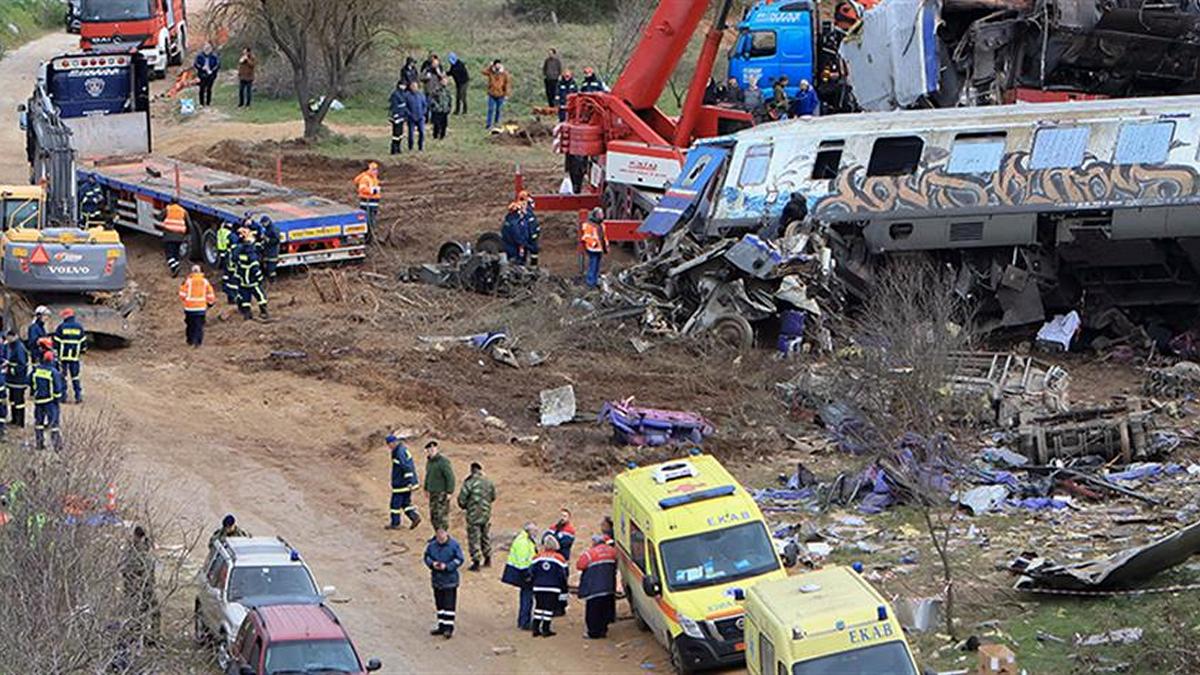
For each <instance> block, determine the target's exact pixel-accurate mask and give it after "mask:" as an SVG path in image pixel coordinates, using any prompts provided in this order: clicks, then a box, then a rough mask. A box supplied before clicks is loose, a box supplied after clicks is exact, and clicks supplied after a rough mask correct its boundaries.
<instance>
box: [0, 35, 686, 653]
mask: <svg viewBox="0 0 1200 675" xmlns="http://www.w3.org/2000/svg"><path fill="white" fill-rule="evenodd" d="M70 45H71V39H70V37H69V36H64V35H50V36H47V37H45V38H42V39H41V40H38V41H36V42H34V43H31V44H30V45H27V46H26V47H24V48H22V49H20V50H18V51H17V52H15V53H14V54H12V55H11V56H10V57H9V58H7V59H5V60H4V61H3V63H0V107H3V109H4V110H6V111H7V110H11V109H12V107H13V106H15V104H16V101H17V100H19V99H21V98H23V97H24V96H25V94H26V92H28V91H29V89H30V85H31V82H32V77H33V75H32V73H33V72H34V69H35V68H36V64H37V63H38V61H39V60H41V59H44V58H46V57H49V56H52V55H53V54H55V53H57V52H59V51H61V50H63V49H67V48H69V47H70ZM14 129H15V124H13V123H8V122H5V123H0V151H2V152H3V154H4V156H5V157H7V158H9V159H8V161H6V162H4V163H3V168H2V169H0V171H3V172H4V173H3V174H0V176H2V177H3V178H4V179H6V180H14V181H21V180H23V179H24V178H25V174H24V171H25V169H24V167H25V163H24V147H23V138H22V137H21V135H20V133H19V132H15V131H14ZM176 129H177V130H178V131H177V133H179V134H185V133H186V132H187V130H186V129H181V130H180V129H179V128H178V127H177V128H176ZM159 138H160V140H161V144H160V147H170V148H177V147H182V146H183V145H184V144H185V143H186V141H185V140H183V139H181V136H175V137H169V136H166V134H165V133H164V132H160V134H159ZM126 242H127V243H128V244H129V246H130V250H131V253H132V256H131V257H132V260H131V266H130V276H131V278H132V279H133V280H134V281H135V282H136V283H137V284H138V285H139V287H140V288H141V289H142V290H143V291H145V292H146V293H147V305H146V308H145V310H144V312H143V313H142V319H141V321H142V323H141V334H140V336H139V338H138V340H137V342H136V345H135V346H134V347H132V348H130V349H126V350H123V351H114V352H93V353H91V354H89V355H88V358H87V361H86V364H85V371H86V373H85V375H84V382H85V387H86V396H87V398H88V403H87V408H88V409H92V408H99V409H104V410H111V411H113V413H114V414H115V415H116V416H117V418H118V419H119V421H120V426H121V427H122V428H123V429H124V433H125V436H126V441H127V446H128V449H129V454H130V457H129V467H130V470H131V473H132V475H131V476H130V479H129V482H130V483H131V484H140V483H142V482H144V481H148V482H150V483H152V484H154V485H156V486H157V487H158V490H159V494H160V495H161V496H160V499H161V500H163V502H164V503H163V505H164V506H166V507H167V508H168V509H171V510H173V511H175V512H178V513H180V514H181V515H182V516H183V518H185V519H186V521H187V522H189V524H191V525H192V526H193V527H194V528H197V529H198V530H199V529H203V530H208V529H211V528H212V527H214V526H215V523H217V522H218V521H219V520H220V518H221V516H222V514H224V513H226V512H233V513H236V514H237V515H238V517H239V519H240V520H241V521H242V522H243V524H244V525H245V526H246V527H247V528H248V529H249V530H250V531H251V532H253V533H255V534H261V535H281V536H284V537H286V538H287V539H288V541H289V542H290V543H292V544H293V545H294V546H296V547H297V548H298V549H300V550H301V551H302V553H303V554H304V555H305V556H306V557H307V559H308V560H309V562H310V564H311V565H312V567H313V568H314V570H315V572H316V574H317V575H318V579H319V581H320V582H321V583H322V584H331V585H335V586H337V587H338V598H339V599H340V600H344V602H339V603H337V604H335V605H334V607H335V609H336V611H337V612H338V614H339V615H340V616H341V617H342V619H343V621H344V622H345V623H346V624H347V626H348V627H349V628H350V630H351V632H352V633H353V634H354V636H355V638H356V640H357V641H358V643H359V645H360V647H361V649H362V651H363V652H364V653H365V654H369V655H372V656H379V657H381V658H382V659H383V661H384V664H385V668H384V672H422V673H442V672H489V673H494V672H548V671H551V670H553V671H555V672H563V671H567V672H579V671H585V670H586V671H596V670H601V671H603V672H636V671H639V670H640V668H639V664H641V663H643V662H644V661H647V660H649V661H652V662H653V663H654V665H655V667H656V668H657V670H659V671H662V670H664V669H665V667H666V666H665V662H664V658H663V654H662V652H661V650H660V649H659V648H658V647H657V646H655V645H654V644H653V642H652V641H651V640H649V639H648V638H647V637H646V636H644V635H641V634H638V633H637V632H636V629H635V628H634V627H633V625H632V622H631V621H622V622H620V623H619V624H618V625H617V626H615V627H614V631H613V637H612V638H610V639H609V640H608V641H602V642H587V641H584V640H582V639H581V638H580V637H579V636H580V634H581V632H582V627H581V625H580V620H579V614H580V612H579V607H578V606H577V605H576V606H574V607H573V608H572V610H571V612H570V616H569V617H568V619H567V620H566V621H565V622H564V623H563V625H561V626H558V627H557V629H558V631H559V633H560V635H559V636H558V637H557V638H555V639H552V640H537V641H533V639H532V638H530V637H529V636H527V635H526V634H522V633H520V632H518V631H517V630H516V629H515V627H514V613H515V604H516V592H515V589H511V588H509V587H506V586H502V585H501V584H500V583H499V582H498V580H497V579H498V577H499V573H500V567H502V565H503V561H504V557H505V555H506V554H505V552H504V551H503V550H498V551H497V552H496V555H495V559H496V562H497V565H496V566H495V567H493V569H491V570H489V571H487V572H486V573H485V574H471V573H464V585H463V587H462V589H461V592H460V598H461V599H460V606H459V613H458V622H459V631H458V633H457V634H456V635H455V638H454V639H453V640H452V641H449V642H446V641H442V640H441V639H440V638H439V639H438V640H436V641H431V639H430V638H429V636H428V632H427V629H428V628H429V627H430V625H432V623H433V622H432V619H433V607H432V599H431V593H430V590H429V576H428V571H427V570H426V569H425V568H424V567H423V565H422V564H421V562H420V553H421V550H422V549H423V545H424V540H425V539H426V538H427V537H428V536H429V529H428V528H427V527H426V526H422V528H421V529H420V530H419V531H416V532H409V531H405V532H401V533H392V532H388V531H385V530H384V529H383V525H384V523H385V522H386V503H387V495H388V491H389V490H388V485H387V483H386V481H387V476H388V458H387V456H386V450H385V448H384V447H383V445H382V443H381V442H380V439H381V437H382V434H383V433H385V432H386V431H387V430H388V429H391V428H395V427H399V426H411V427H415V428H417V429H429V428H431V427H433V423H432V422H430V420H428V419H426V418H425V417H424V416H423V415H422V414H421V413H417V412H414V411H413V407H409V406H407V405H406V404H411V403H414V402H412V401H399V400H387V399H386V398H385V397H383V396H380V395H379V393H378V392H373V391H371V390H369V389H365V388H358V387H353V386H349V385H346V384H336V383H333V382H331V381H328V380H324V379H320V378H316V377H306V376H302V375H297V374H293V373H289V372H285V371H280V370H273V369H269V368H263V367H261V364H262V362H263V359H264V357H265V354H264V353H263V351H264V350H263V345H266V344H270V342H271V336H272V334H273V333H277V332H291V331H304V330H305V327H304V326H303V325H294V324H293V323H292V322H291V321H289V316H288V315H289V312H288V308H287V307H286V306H284V307H276V309H275V315H276V317H277V318H276V319H275V321H274V322H273V323H270V324H259V323H250V324H246V323H243V322H242V321H241V320H240V319H239V320H229V319H228V316H229V314H230V312H229V311H228V310H226V311H225V312H224V314H225V317H226V320H222V319H221V318H220V317H216V316H210V331H209V335H210V337H209V340H208V342H207V343H206V345H205V347H204V349H202V350H199V351H196V350H191V349H189V348H187V347H185V345H184V344H183V335H182V333H183V330H182V328H183V326H182V317H181V316H180V314H179V311H178V307H177V304H178V301H177V298H175V297H174V289H175V285H176V283H177V282H176V281H174V280H171V279H169V278H168V277H167V275H166V273H165V270H164V266H163V264H162V259H161V257H160V256H161V254H160V253H159V252H158V244H157V242H155V241H152V240H150V239H148V238H144V237H142V236H141V235H133V234H126ZM300 285H304V286H305V287H306V286H307V282H306V281H305V280H303V279H289V280H285V281H283V282H281V283H280V284H279V288H278V292H279V297H286V296H288V295H289V293H290V292H291V294H292V295H293V296H294V295H295V293H294V292H293V291H294V289H295V288H297V287H299V286H300ZM354 339H355V338H354V334H353V328H352V327H350V326H347V333H346V340H347V341H348V342H349V343H353V342H354ZM73 414H81V413H79V411H78V409H75V408H67V410H66V411H65V413H64V424H66V425H69V424H70V423H71V417H72V415H73ZM438 431H439V432H440V433H441V434H442V440H443V444H444V447H447V448H448V454H449V455H450V457H451V458H452V460H453V461H454V464H455V467H456V470H458V471H459V472H460V477H461V474H465V469H466V466H467V464H468V463H469V462H470V461H471V460H474V459H478V460H480V461H482V462H483V464H484V465H485V466H486V467H487V469H488V471H489V473H490V474H491V475H492V477H493V479H494V480H495V481H496V483H497V485H498V488H499V492H500V495H501V501H500V502H499V503H498V504H497V510H496V514H495V519H494V524H493V532H494V539H495V540H496V541H497V542H498V543H501V544H503V543H507V541H508V539H509V538H510V537H511V535H512V533H513V532H515V531H516V529H517V528H518V526H519V524H520V523H521V522H522V521H523V520H525V519H529V518H536V519H537V520H538V521H539V522H543V521H544V522H543V524H545V525H549V524H550V523H549V521H550V519H552V518H553V514H554V513H556V512H557V510H558V508H559V507H560V505H562V504H571V505H572V506H575V507H576V512H577V517H576V521H577V523H578V524H579V527H580V530H581V537H586V536H587V535H588V534H590V533H591V532H593V531H594V530H595V526H594V524H595V523H596V522H597V521H598V519H599V516H600V514H601V512H602V509H603V507H604V505H605V501H606V499H605V494H604V493H603V491H599V490H595V489H589V488H588V486H586V485H581V484H568V483H560V482H556V481H553V480H550V479H548V478H546V477H544V476H543V475H541V474H540V472H538V471H536V470H533V469H529V468H526V467H523V466H521V464H520V462H519V460H518V457H517V452H518V451H517V449H516V448H514V447H510V446H503V445H501V446H483V447H480V446H470V445H463V444H459V443H456V442H455V438H454V430H453V429H446V428H442V429H439V430H438ZM421 443H423V441H421ZM413 447H416V448H419V447H420V445H419V444H417V443H414V445H413ZM419 464H420V465H423V461H421V462H419ZM454 530H455V534H456V536H459V537H460V538H463V539H464V541H463V544H464V545H465V543H466V542H465V537H463V527H462V518H461V515H459V514H457V513H456V514H455V522H454ZM167 543H169V542H167ZM508 647H513V648H515V651H512V652H509V651H508V650H507V648H508ZM494 648H505V649H500V650H498V651H500V652H501V653H499V654H497V653H495V650H494Z"/></svg>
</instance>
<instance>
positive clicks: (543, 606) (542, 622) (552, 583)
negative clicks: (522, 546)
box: [529, 534, 567, 637]
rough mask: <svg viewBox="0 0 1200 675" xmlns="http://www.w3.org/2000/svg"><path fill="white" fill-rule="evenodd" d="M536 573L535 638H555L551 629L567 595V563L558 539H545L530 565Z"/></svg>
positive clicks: (550, 535)
mask: <svg viewBox="0 0 1200 675" xmlns="http://www.w3.org/2000/svg"><path fill="white" fill-rule="evenodd" d="M529 570H530V572H531V573H532V574H533V636H534V637H552V636H554V635H556V633H555V632H554V631H553V630H552V629H551V628H550V622H551V621H553V620H554V612H555V610H557V609H558V607H559V605H560V601H559V599H558V596H559V595H561V594H563V593H566V592H567V561H566V560H563V557H562V556H561V555H559V553H558V540H557V539H555V538H554V535H552V534H546V535H545V536H543V537H542V552H541V553H539V554H538V556H537V557H536V558H534V559H533V563H532V564H530V566H529Z"/></svg>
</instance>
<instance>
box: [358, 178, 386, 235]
mask: <svg viewBox="0 0 1200 675" xmlns="http://www.w3.org/2000/svg"><path fill="white" fill-rule="evenodd" d="M354 187H355V188H356V189H357V190H358V208H360V209H362V210H363V211H366V212H367V228H368V229H370V230H372V231H374V230H375V219H376V218H377V217H378V216H379V198H380V196H381V190H380V187H379V164H378V163H376V162H371V163H370V164H368V165H367V170H366V171H363V172H362V173H360V174H358V175H357V176H355V177H354Z"/></svg>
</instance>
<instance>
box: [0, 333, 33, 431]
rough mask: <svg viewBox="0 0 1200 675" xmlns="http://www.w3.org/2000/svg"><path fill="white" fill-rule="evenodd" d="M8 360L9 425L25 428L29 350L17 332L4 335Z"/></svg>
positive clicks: (6, 371) (5, 368) (6, 379)
mask: <svg viewBox="0 0 1200 675" xmlns="http://www.w3.org/2000/svg"><path fill="white" fill-rule="evenodd" d="M4 342H5V344H6V345H7V346H8V358H7V359H5V361H4V384H5V386H6V387H7V388H8V407H9V420H8V423H9V424H12V425H15V426H16V427H17V428H19V429H24V428H25V390H26V389H29V350H28V349H26V348H25V343H24V342H21V340H20V339H18V338H17V333H16V331H11V330H10V331H8V332H7V333H5V334H4Z"/></svg>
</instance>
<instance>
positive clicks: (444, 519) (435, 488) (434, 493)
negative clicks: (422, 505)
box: [425, 441, 454, 532]
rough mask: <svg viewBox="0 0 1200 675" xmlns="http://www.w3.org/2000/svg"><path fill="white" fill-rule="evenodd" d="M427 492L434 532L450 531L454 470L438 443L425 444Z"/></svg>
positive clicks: (430, 519) (430, 520)
mask: <svg viewBox="0 0 1200 675" xmlns="http://www.w3.org/2000/svg"><path fill="white" fill-rule="evenodd" d="M425 459H426V462H425V492H426V494H428V495H429V522H430V524H431V525H433V530H434V531H435V532H436V531H438V530H449V529H450V495H452V494H454V469H453V468H451V466H450V460H449V459H446V456H445V455H443V454H442V453H441V450H440V449H439V448H438V443H437V441H429V442H428V443H426V444H425Z"/></svg>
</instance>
